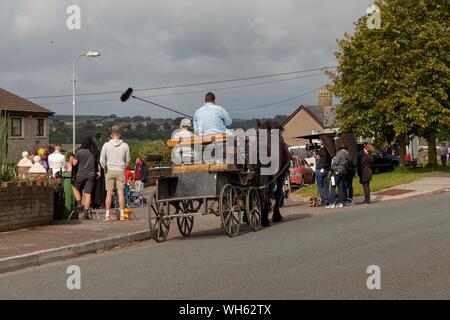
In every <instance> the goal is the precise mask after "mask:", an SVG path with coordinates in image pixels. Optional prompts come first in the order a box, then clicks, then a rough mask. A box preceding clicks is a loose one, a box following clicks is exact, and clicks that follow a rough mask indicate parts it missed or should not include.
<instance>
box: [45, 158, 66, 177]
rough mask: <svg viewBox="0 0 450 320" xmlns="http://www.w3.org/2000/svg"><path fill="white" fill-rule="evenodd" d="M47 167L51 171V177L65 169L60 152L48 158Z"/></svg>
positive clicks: (63, 159) (64, 161)
mask: <svg viewBox="0 0 450 320" xmlns="http://www.w3.org/2000/svg"><path fill="white" fill-rule="evenodd" d="M48 166H49V168H50V169H52V172H53V175H55V174H56V173H57V172H60V171H63V172H64V170H65V168H66V157H65V156H64V155H63V154H62V153H61V152H53V153H52V154H50V155H49V156H48Z"/></svg>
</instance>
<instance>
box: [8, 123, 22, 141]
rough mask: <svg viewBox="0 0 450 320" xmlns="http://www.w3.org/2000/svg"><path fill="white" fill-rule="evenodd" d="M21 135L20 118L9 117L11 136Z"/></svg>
mask: <svg viewBox="0 0 450 320" xmlns="http://www.w3.org/2000/svg"><path fill="white" fill-rule="evenodd" d="M21 136H22V118H11V137H21Z"/></svg>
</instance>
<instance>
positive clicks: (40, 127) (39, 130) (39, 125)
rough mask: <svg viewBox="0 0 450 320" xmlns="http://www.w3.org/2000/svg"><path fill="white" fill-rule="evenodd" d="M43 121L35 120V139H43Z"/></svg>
mask: <svg viewBox="0 0 450 320" xmlns="http://www.w3.org/2000/svg"><path fill="white" fill-rule="evenodd" d="M44 132H45V131H44V119H37V131H36V136H37V137H43V136H44V135H45V133H44Z"/></svg>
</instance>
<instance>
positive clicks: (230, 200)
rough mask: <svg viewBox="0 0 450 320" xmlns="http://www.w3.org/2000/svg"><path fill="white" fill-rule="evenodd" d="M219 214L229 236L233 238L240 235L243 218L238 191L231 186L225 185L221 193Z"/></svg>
mask: <svg viewBox="0 0 450 320" xmlns="http://www.w3.org/2000/svg"><path fill="white" fill-rule="evenodd" d="M219 212H220V217H221V218H222V223H223V228H224V229H225V232H226V233H227V235H228V236H230V237H233V236H235V235H236V234H238V233H239V225H240V224H241V218H242V217H241V209H240V208H239V197H238V194H237V192H236V189H235V188H234V187H233V186H232V185H230V184H226V185H224V186H223V187H222V190H221V191H220V198H219Z"/></svg>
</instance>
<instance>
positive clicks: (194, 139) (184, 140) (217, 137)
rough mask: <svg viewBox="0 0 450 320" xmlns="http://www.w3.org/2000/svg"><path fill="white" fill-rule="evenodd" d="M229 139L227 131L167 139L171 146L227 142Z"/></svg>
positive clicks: (168, 144)
mask: <svg viewBox="0 0 450 320" xmlns="http://www.w3.org/2000/svg"><path fill="white" fill-rule="evenodd" d="M227 140H228V136H227V134H226V133H217V134H210V135H204V136H191V137H180V138H172V139H169V140H167V146H168V147H170V148H173V147H176V146H186V145H194V144H202V145H204V144H210V143H213V142H226V141H227Z"/></svg>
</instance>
